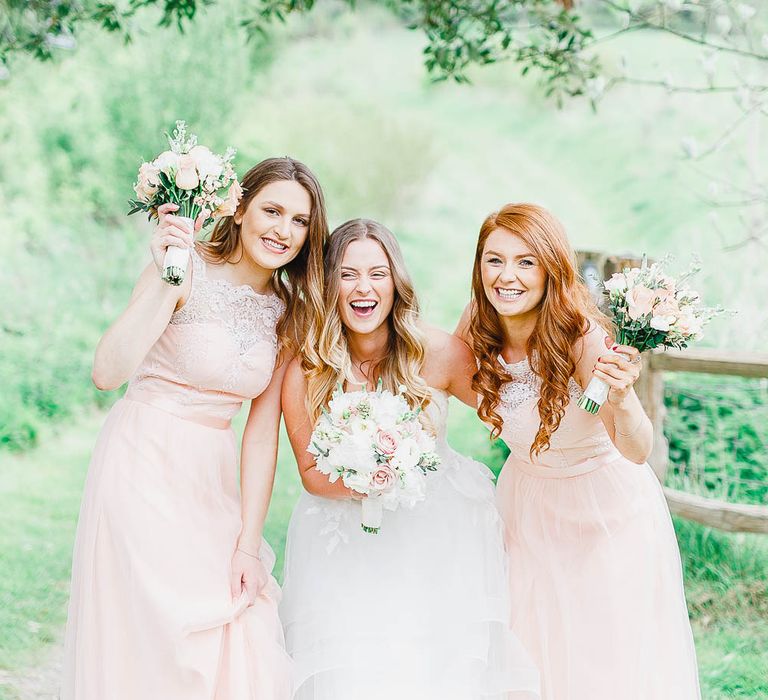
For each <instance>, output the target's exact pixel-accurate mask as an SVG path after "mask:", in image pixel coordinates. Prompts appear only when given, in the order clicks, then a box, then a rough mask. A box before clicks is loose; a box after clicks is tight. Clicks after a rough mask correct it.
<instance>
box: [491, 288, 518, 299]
mask: <svg viewBox="0 0 768 700" xmlns="http://www.w3.org/2000/svg"><path fill="white" fill-rule="evenodd" d="M496 291H497V292H498V293H499V296H500V297H501V298H502V299H517V297H519V296H520V295H521V294H522V293H523V292H522V291H521V290H520V289H498V288H497V289H496Z"/></svg>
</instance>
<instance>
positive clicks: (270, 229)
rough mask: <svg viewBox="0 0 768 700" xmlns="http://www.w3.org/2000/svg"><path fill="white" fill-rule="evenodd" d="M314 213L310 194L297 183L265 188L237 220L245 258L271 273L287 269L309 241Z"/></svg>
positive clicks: (275, 183)
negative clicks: (283, 268)
mask: <svg viewBox="0 0 768 700" xmlns="http://www.w3.org/2000/svg"><path fill="white" fill-rule="evenodd" d="M311 212H312V200H311V198H310V196H309V192H307V190H306V189H304V187H302V185H300V184H299V183H298V182H296V181H295V180H276V181H274V182H270V183H269V184H267V185H265V186H264V187H262V188H261V190H259V191H258V192H257V193H256V194H255V195H254V196H253V198H252V199H251V200H250V202H249V203H248V207H247V208H246V210H245V212H244V213H243V212H240V211H238V212H237V213H236V214H235V217H234V219H235V223H236V224H238V225H240V245H241V246H242V251H243V255H244V256H245V257H247V258H250V260H251V261H252V262H253V263H254V264H256V265H258V266H259V267H263V268H265V269H268V270H274V269H277V268H279V267H283V266H284V265H286V264H287V263H289V262H290V261H291V260H293V259H294V258H295V257H296V256H297V255H298V253H299V251H300V250H301V247H302V246H303V245H304V242H305V241H306V240H307V235H308V233H309V217H310V214H311Z"/></svg>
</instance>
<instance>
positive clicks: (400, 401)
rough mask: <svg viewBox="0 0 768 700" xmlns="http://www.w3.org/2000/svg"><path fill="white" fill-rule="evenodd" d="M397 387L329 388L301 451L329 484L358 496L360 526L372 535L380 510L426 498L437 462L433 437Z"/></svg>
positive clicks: (394, 507)
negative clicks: (330, 391)
mask: <svg viewBox="0 0 768 700" xmlns="http://www.w3.org/2000/svg"><path fill="white" fill-rule="evenodd" d="M404 391H405V387H401V390H400V393H398V394H397V395H395V394H393V393H392V392H391V391H386V390H382V387H381V381H379V386H378V388H377V389H376V391H375V392H368V391H352V392H344V391H343V390H342V388H341V387H340V386H339V388H338V389H337V390H336V391H335V392H334V394H333V398H332V399H331V401H330V403H329V405H328V408H327V409H325V408H324V409H323V413H322V415H321V416H320V418H319V419H318V421H317V424H316V425H315V429H314V431H313V433H312V438H311V440H310V444H309V447H308V448H307V451H308V452H310V453H311V454H313V455H314V456H315V457H316V458H317V465H316V469H318V470H319V471H321V472H322V473H323V474H327V475H328V479H329V481H330V482H331V483H334V482H336V481H337V480H338V479H341V480H342V482H343V483H344V485H345V486H346V487H348V488H351V489H354V490H355V491H357V492H358V493H361V494H363V496H364V498H363V499H362V501H361V504H362V516H361V524H362V527H363V530H364V531H365V532H370V533H377V532H378V531H379V529H380V527H381V521H382V517H383V511H384V509H386V510H396V509H397V508H398V507H400V506H403V507H405V508H413V506H414V505H415V504H416V503H418V502H419V501H423V500H424V498H425V497H426V494H425V487H426V480H425V476H426V474H427V472H434V471H436V470H437V467H438V465H439V464H440V457H438V456H437V454H435V452H434V449H435V440H434V438H433V437H432V436H431V435H430V434H429V433H428V432H427V431H426V430H425V428H424V426H422V424H421V422H420V421H419V419H418V415H419V412H420V409H419V410H412V409H411V407H410V406H409V405H408V402H407V401H406V400H405V397H404V396H403V393H404Z"/></svg>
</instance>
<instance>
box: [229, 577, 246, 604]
mask: <svg viewBox="0 0 768 700" xmlns="http://www.w3.org/2000/svg"><path fill="white" fill-rule="evenodd" d="M230 588H231V591H232V598H233V599H234V598H239V597H240V595H241V594H242V592H243V574H242V572H241V571H239V570H233V571H232V578H231V580H230Z"/></svg>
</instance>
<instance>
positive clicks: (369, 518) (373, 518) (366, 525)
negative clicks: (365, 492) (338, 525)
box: [360, 496, 384, 535]
mask: <svg viewBox="0 0 768 700" xmlns="http://www.w3.org/2000/svg"><path fill="white" fill-rule="evenodd" d="M361 504H362V511H363V512H362V516H361V518H360V524H361V525H362V527H363V530H365V532H370V533H372V534H374V535H375V534H377V533H378V532H379V529H380V528H381V520H382V518H383V516H384V507H383V505H382V503H381V500H380V499H379V498H377V497H376V496H368V497H366V498H364V499H363V500H362V501H361Z"/></svg>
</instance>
